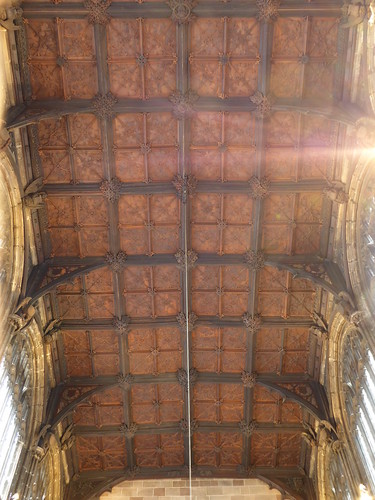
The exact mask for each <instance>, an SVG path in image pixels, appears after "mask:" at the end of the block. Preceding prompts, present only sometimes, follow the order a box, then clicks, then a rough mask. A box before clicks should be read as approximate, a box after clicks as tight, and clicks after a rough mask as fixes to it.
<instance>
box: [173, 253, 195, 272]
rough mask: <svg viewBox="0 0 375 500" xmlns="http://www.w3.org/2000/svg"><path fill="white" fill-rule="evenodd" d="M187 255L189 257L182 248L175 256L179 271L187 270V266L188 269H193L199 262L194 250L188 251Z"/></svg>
mask: <svg viewBox="0 0 375 500" xmlns="http://www.w3.org/2000/svg"><path fill="white" fill-rule="evenodd" d="M186 253H187V255H185V252H184V250H182V249H181V248H180V249H179V250H177V252H176V253H175V254H174V256H175V258H176V261H177V267H178V268H179V269H185V265H186V264H187V268H188V269H192V268H193V267H195V265H196V262H197V260H198V254H197V252H195V251H194V250H188V251H187V252H186Z"/></svg>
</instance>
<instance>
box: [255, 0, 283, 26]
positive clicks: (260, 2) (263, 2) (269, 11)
mask: <svg viewBox="0 0 375 500" xmlns="http://www.w3.org/2000/svg"><path fill="white" fill-rule="evenodd" d="M256 5H257V7H258V13H257V19H258V21H261V22H265V23H271V22H274V21H276V19H277V18H278V17H279V7H280V0H257V2H256Z"/></svg>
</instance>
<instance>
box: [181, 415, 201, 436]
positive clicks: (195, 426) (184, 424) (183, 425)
mask: <svg viewBox="0 0 375 500" xmlns="http://www.w3.org/2000/svg"><path fill="white" fill-rule="evenodd" d="M180 429H181V431H182V432H183V433H184V434H187V433H188V432H189V426H188V420H187V419H186V418H183V419H182V420H180ZM197 429H198V422H197V421H196V420H195V419H193V420H191V421H190V432H194V431H196V430H197Z"/></svg>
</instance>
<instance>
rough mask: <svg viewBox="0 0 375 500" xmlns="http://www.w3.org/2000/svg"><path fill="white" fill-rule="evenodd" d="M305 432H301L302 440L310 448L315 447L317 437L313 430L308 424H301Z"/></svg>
mask: <svg viewBox="0 0 375 500" xmlns="http://www.w3.org/2000/svg"><path fill="white" fill-rule="evenodd" d="M303 426H304V428H305V432H302V434H301V435H302V438H303V439H304V440H305V441H306V443H307V444H309V445H310V446H311V447H312V448H314V447H315V446H316V445H317V442H318V436H317V433H316V432H315V430H314V429H313V428H312V427H311V425H309V424H308V423H304V424H303Z"/></svg>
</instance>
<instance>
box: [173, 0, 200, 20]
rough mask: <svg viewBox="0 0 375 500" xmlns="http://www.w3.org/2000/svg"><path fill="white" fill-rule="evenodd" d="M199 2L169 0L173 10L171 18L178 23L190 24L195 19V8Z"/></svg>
mask: <svg viewBox="0 0 375 500" xmlns="http://www.w3.org/2000/svg"><path fill="white" fill-rule="evenodd" d="M197 4H198V1H197V0H167V5H168V7H170V9H171V10H172V14H171V18H172V20H173V21H174V22H175V23H176V24H188V23H189V22H190V21H191V20H192V19H194V17H195V16H194V14H193V9H194V7H196V5H197Z"/></svg>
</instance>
